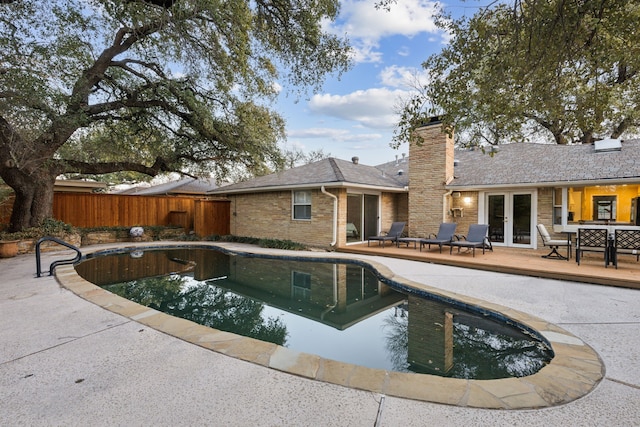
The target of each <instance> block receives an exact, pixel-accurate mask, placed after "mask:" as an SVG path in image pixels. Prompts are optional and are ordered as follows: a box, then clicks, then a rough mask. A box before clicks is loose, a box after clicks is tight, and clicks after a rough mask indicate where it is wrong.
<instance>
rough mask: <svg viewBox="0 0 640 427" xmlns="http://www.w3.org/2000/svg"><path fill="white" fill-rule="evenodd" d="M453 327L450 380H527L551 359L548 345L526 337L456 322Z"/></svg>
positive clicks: (448, 374)
mask: <svg viewBox="0 0 640 427" xmlns="http://www.w3.org/2000/svg"><path fill="white" fill-rule="evenodd" d="M454 319H455V317H454ZM453 327H454V333H453V340H454V366H453V368H452V369H451V370H450V371H449V372H448V373H447V376H451V377H455V378H475V379H491V378H507V377H524V376H527V375H532V374H534V373H536V372H538V371H539V370H540V369H542V367H543V366H545V365H546V364H547V363H548V361H549V360H550V359H551V357H552V353H551V349H549V348H548V347H547V346H546V345H545V344H543V343H542V342H540V341H538V340H537V339H535V338H528V337H526V336H525V335H524V334H522V336H520V337H515V336H513V335H511V334H508V333H499V332H492V331H487V330H485V329H480V328H475V327H473V326H469V325H466V324H462V323H458V322H455V321H454V324H453Z"/></svg>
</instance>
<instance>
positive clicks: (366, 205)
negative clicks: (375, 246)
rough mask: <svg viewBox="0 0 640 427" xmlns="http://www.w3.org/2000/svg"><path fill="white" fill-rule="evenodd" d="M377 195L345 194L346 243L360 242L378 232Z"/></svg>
mask: <svg viewBox="0 0 640 427" xmlns="http://www.w3.org/2000/svg"><path fill="white" fill-rule="evenodd" d="M378 204H379V197H378V196H377V195H373V194H356V193H349V194H347V229H346V233H347V243H354V242H362V241H364V240H367V237H368V236H376V235H377V234H378Z"/></svg>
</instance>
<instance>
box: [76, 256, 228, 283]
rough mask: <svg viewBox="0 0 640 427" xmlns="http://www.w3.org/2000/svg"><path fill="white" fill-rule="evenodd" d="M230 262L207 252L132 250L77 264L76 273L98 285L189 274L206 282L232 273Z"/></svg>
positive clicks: (226, 257)
mask: <svg viewBox="0 0 640 427" xmlns="http://www.w3.org/2000/svg"><path fill="white" fill-rule="evenodd" d="M228 260H229V256H228V255H226V254H224V253H221V252H217V251H212V250H207V249H171V250H167V251H157V250H150V251H133V252H131V253H125V254H120V255H118V256H108V257H97V258H90V259H89V260H87V261H85V262H83V263H80V264H78V265H77V266H76V270H77V271H78V274H80V275H81V276H82V277H83V278H85V279H86V280H88V281H89V282H91V283H95V284H96V285H98V286H106V285H111V284H114V283H122V282H130V281H133V280H139V279H144V278H147V277H159V276H166V275H169V274H172V273H177V274H183V275H184V274H189V275H192V276H193V278H194V279H196V280H207V279H213V278H216V277H224V276H226V275H227V273H228V271H229V261H228ZM97 263H99V266H98V267H96V264H97Z"/></svg>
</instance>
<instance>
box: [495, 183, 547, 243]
mask: <svg viewBox="0 0 640 427" xmlns="http://www.w3.org/2000/svg"><path fill="white" fill-rule="evenodd" d="M534 196H535V194H534V192H532V191H523V192H505V193H488V194H487V195H486V202H485V220H486V223H487V224H489V239H490V240H491V242H493V243H496V244H498V245H505V246H522V247H531V246H532V239H534V237H535V234H534V232H533V231H534V230H535V224H534V218H535V212H534V206H535V203H534Z"/></svg>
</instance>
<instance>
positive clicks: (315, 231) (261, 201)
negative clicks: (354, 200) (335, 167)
mask: <svg viewBox="0 0 640 427" xmlns="http://www.w3.org/2000/svg"><path fill="white" fill-rule="evenodd" d="M327 191H328V192H330V193H332V194H335V195H337V196H338V197H339V199H340V198H341V197H340V195H339V192H337V191H335V189H334V190H331V189H327ZM344 197H345V199H344V201H343V203H340V201H339V206H340V205H341V204H344V205H346V195H345V196H344ZM291 198H292V192H291V191H277V192H265V193H254V194H242V195H230V196H229V199H230V200H231V204H230V209H231V234H233V235H235V236H243V237H257V238H268V239H280V240H291V241H294V242H298V243H302V244H305V245H309V246H316V247H329V246H330V243H331V241H332V240H333V228H332V227H333V199H332V198H331V197H329V196H327V195H325V194H322V193H321V192H320V190H312V191H311V219H310V220H294V219H293V216H292V205H291ZM338 209H340V208H338ZM338 237H340V233H338Z"/></svg>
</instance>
